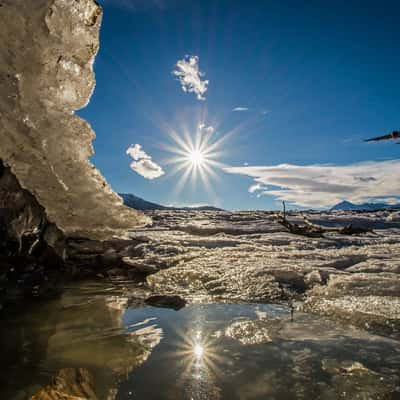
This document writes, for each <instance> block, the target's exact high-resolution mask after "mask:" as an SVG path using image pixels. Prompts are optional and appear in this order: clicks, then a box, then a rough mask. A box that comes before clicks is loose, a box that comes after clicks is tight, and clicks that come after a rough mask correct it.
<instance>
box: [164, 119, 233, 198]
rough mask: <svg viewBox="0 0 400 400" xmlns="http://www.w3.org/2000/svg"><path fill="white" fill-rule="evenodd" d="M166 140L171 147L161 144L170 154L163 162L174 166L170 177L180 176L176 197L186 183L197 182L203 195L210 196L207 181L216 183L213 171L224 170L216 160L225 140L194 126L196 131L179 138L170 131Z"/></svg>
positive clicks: (211, 186)
mask: <svg viewBox="0 0 400 400" xmlns="http://www.w3.org/2000/svg"><path fill="white" fill-rule="evenodd" d="M169 137H170V138H171V139H172V141H173V144H171V145H169V144H165V145H164V148H165V149H166V150H167V151H169V152H171V153H174V156H173V157H171V158H170V159H169V160H167V163H168V164H172V165H173V166H174V167H173V168H172V170H171V175H175V174H177V173H179V172H181V173H182V174H181V177H180V179H179V181H178V183H177V185H176V188H175V190H176V192H177V194H178V193H179V192H181V191H182V190H183V189H184V188H186V187H187V185H186V183H187V182H188V181H191V183H192V185H195V184H197V183H198V181H199V180H200V181H201V183H202V184H203V185H204V187H205V189H206V190H207V192H209V194H210V195H214V194H215V193H214V190H213V184H212V182H211V181H218V180H219V176H218V174H217V173H216V171H217V170H221V169H223V168H224V167H225V165H224V164H223V163H221V162H220V161H219V158H220V157H221V156H222V152H221V151H220V149H221V145H222V144H223V142H224V141H225V139H226V138H225V137H224V136H222V137H218V136H217V134H216V133H215V131H214V128H212V127H207V126H206V125H205V124H204V123H198V126H197V129H195V130H193V131H192V132H190V131H189V130H186V129H185V130H183V134H178V133H177V132H176V131H174V130H171V131H170V132H169Z"/></svg>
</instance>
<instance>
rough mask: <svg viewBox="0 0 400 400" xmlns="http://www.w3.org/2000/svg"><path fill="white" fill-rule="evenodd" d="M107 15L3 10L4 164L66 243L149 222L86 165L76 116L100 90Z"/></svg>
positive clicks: (84, 139)
mask: <svg viewBox="0 0 400 400" xmlns="http://www.w3.org/2000/svg"><path fill="white" fill-rule="evenodd" d="M101 17H102V10H101V7H100V6H99V5H98V4H97V3H96V2H95V1H94V0H35V1H31V0H30V1H27V0H3V1H1V3H0V41H1V43H2V45H1V46H0V93H1V95H0V115H1V118H0V159H1V160H2V161H3V163H4V165H5V166H6V167H9V168H10V169H11V171H12V173H13V174H14V175H15V176H16V178H17V179H18V181H19V184H20V185H21V186H22V188H24V189H26V190H28V191H29V192H30V193H32V195H33V196H34V197H35V198H36V199H37V201H38V202H39V203H40V205H41V206H43V207H44V209H45V210H46V214H47V216H48V219H49V220H50V221H51V222H54V223H55V224H56V225H57V226H58V227H59V228H60V229H62V230H63V231H64V232H65V233H66V234H67V235H80V236H86V237H89V238H94V239H102V238H105V237H109V236H111V235H115V234H116V235H120V234H122V232H124V231H125V230H126V229H128V228H132V227H135V226H140V225H144V224H145V223H147V222H148V221H149V219H148V218H147V217H145V216H144V215H142V214H140V213H139V212H137V211H135V210H132V209H129V208H127V207H125V206H123V204H122V200H121V199H120V197H119V196H118V195H117V194H116V193H114V192H113V191H112V189H111V187H110V186H109V185H108V183H107V182H106V180H105V179H104V177H103V176H102V175H101V174H100V172H99V171H98V170H97V169H96V168H95V167H94V165H93V164H92V163H91V162H90V161H89V160H88V159H89V157H90V156H91V155H92V154H93V147H92V140H93V139H94V137H95V134H94V132H93V131H92V129H91V127H90V125H89V124H88V123H87V122H86V121H85V120H83V119H82V118H80V117H78V116H77V115H75V114H74V111H75V110H78V109H80V108H82V107H84V106H85V105H86V104H87V102H88V101H89V99H90V96H91V94H92V92H93V89H94V86H95V79H94V73H93V62H94V58H95V56H96V53H97V51H98V48H99V28H100V24H101Z"/></svg>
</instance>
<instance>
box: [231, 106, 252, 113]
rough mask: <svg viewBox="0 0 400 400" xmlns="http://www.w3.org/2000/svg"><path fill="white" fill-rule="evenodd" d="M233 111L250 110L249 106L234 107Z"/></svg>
mask: <svg viewBox="0 0 400 400" xmlns="http://www.w3.org/2000/svg"><path fill="white" fill-rule="evenodd" d="M232 111H235V112H236V111H239V112H240V111H249V108H248V107H235V108H232Z"/></svg>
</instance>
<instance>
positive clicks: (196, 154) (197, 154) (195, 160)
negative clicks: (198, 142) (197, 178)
mask: <svg viewBox="0 0 400 400" xmlns="http://www.w3.org/2000/svg"><path fill="white" fill-rule="evenodd" d="M187 159H188V161H189V162H190V163H191V164H192V165H193V166H195V167H201V166H202V165H203V164H204V163H205V162H206V158H205V155H204V153H203V152H202V151H201V150H199V149H195V150H192V151H190V152H189V153H188V155H187Z"/></svg>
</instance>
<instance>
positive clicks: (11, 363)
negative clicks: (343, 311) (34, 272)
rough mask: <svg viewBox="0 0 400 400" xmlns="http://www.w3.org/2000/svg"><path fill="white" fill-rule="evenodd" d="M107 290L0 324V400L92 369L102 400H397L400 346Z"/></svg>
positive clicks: (85, 290)
mask: <svg viewBox="0 0 400 400" xmlns="http://www.w3.org/2000/svg"><path fill="white" fill-rule="evenodd" d="M135 296H137V297H140V293H136V292H135V291H131V292H130V293H129V295H127V293H126V291H124V290H121V289H120V288H117V287H114V286H110V287H105V286H104V285H103V284H95V283H92V284H85V285H84V286H81V287H71V288H67V290H66V291H65V293H64V294H63V295H62V297H61V298H58V299H55V300H51V301H46V302H42V303H36V304H33V305H31V306H29V307H28V308H25V309H24V310H22V311H21V310H11V309H8V310H6V311H4V312H3V315H1V319H0V324H1V325H0V346H1V347H0V349H1V360H2V372H1V374H0V398H1V399H7V400H20V399H21V400H22V399H29V398H30V396H32V395H33V394H35V393H37V392H38V391H39V390H40V389H41V388H42V387H43V386H45V385H48V384H49V383H50V382H51V381H52V378H53V377H54V376H55V375H56V374H57V373H58V372H59V371H60V370H63V369H65V368H85V369H87V370H88V371H89V372H90V374H91V375H92V377H93V386H94V390H95V392H96V396H97V398H98V399H104V400H106V399H107V400H111V399H119V400H122V399H127V400H128V399H129V400H130V399H157V400H163V399H165V400H167V399H168V400H179V399H183V400H186V399H187V400H191V399H193V400H200V399H201V400H202V399H207V400H213V399H229V400H236V399H237V400H244V399H283V400H286V399H310V400H311V399H338V398H343V399H400V343H399V342H398V341H395V340H390V339H386V338H382V337H379V336H374V335H371V334H368V333H365V332H361V331H359V330H356V329H352V328H349V327H346V326H340V325H338V324H335V323H333V322H331V321H329V320H326V319H321V318H319V317H315V316H311V315H307V314H301V313H295V315H294V321H291V318H290V312H289V310H288V309H287V308H286V307H284V306H281V305H268V304H251V305H246V304H231V305H230V304H192V305H189V306H187V307H185V308H184V309H181V310H180V311H173V310H169V309H161V308H155V307H148V306H144V307H143V306H139V305H138V302H137V301H135Z"/></svg>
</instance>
